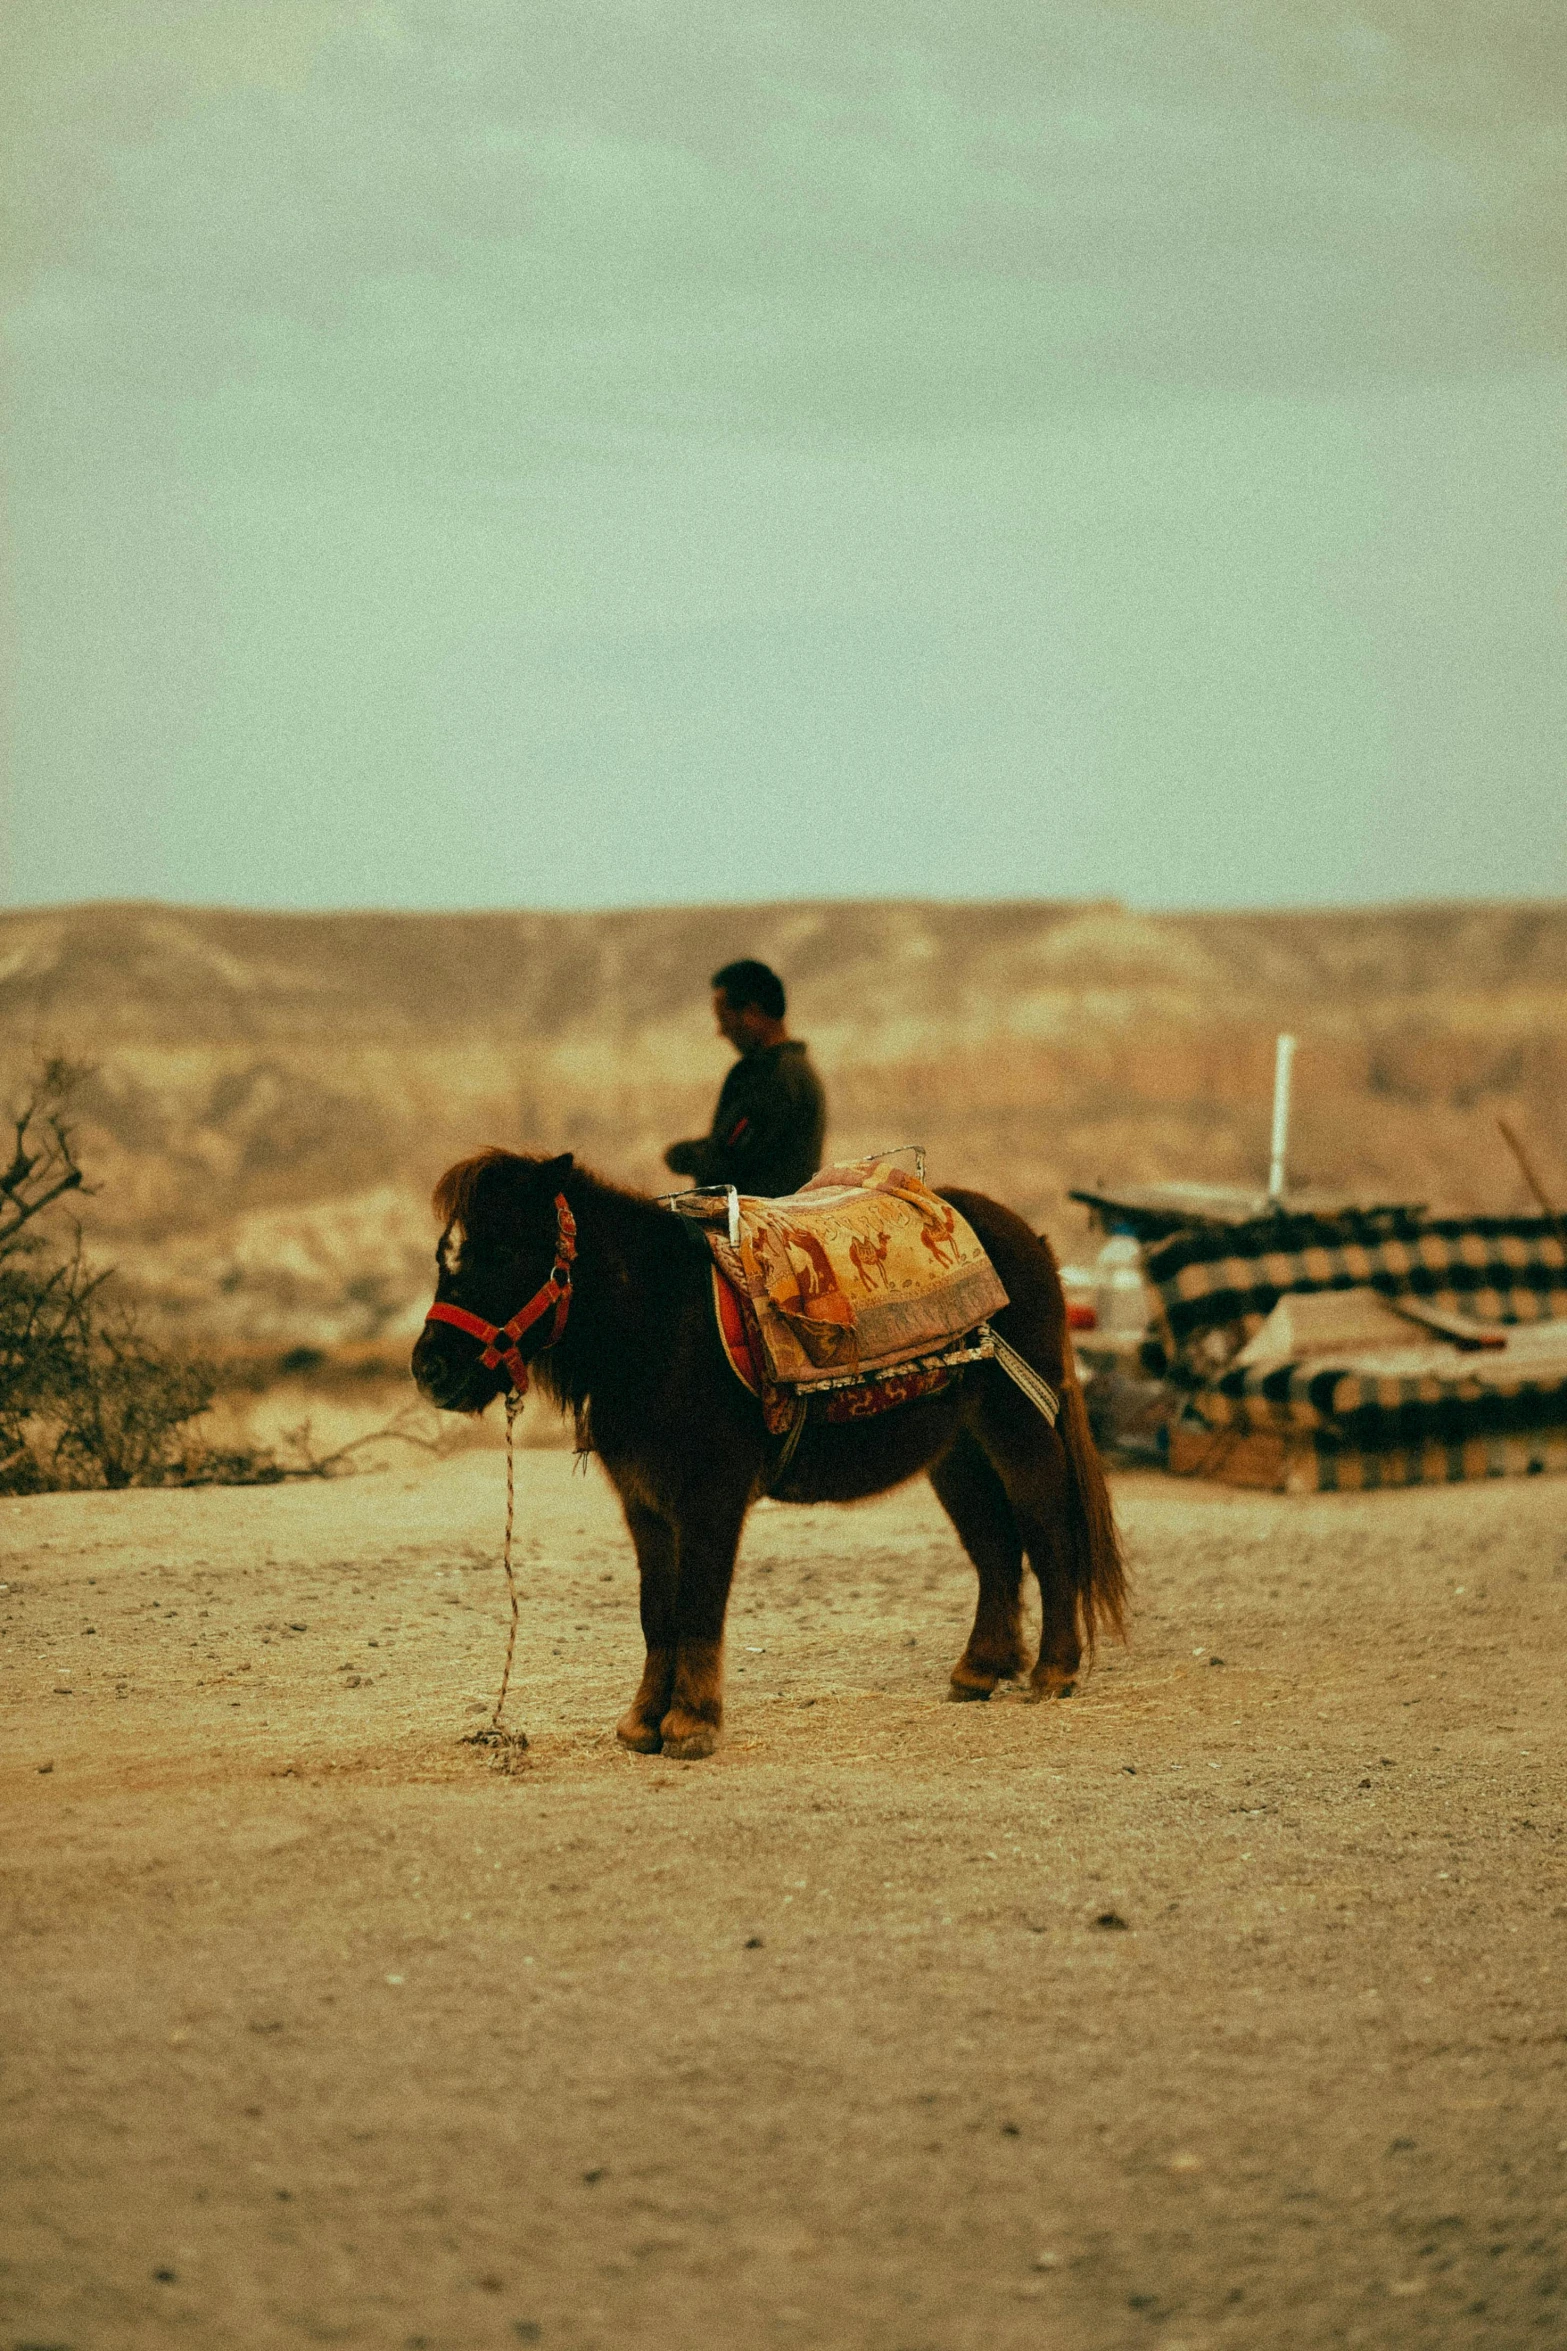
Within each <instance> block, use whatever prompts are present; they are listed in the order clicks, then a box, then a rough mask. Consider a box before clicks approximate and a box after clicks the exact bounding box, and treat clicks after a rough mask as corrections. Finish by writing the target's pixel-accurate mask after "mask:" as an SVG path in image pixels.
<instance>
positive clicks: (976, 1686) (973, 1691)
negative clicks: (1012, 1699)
mask: <svg viewBox="0 0 1567 2351" xmlns="http://www.w3.org/2000/svg"><path fill="white" fill-rule="evenodd" d="M994 1688H995V1684H994V1682H960V1681H959V1680H958V1677H957V1675H956V1674H954V1675H953V1677H952V1679H951V1681H950V1682H949V1683H948V1684H947V1696H948V1697H949V1698H950V1699H951V1700H952V1702H953V1704H954V1705H955V1706H967V1705H969V1704H971V1703H972V1702H973V1701H974V1700H975V1699H984V1698H988V1697H989V1696H990V1693H991V1691H992V1690H993V1689H994Z"/></svg>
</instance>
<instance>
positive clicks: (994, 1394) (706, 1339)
mask: <svg viewBox="0 0 1567 2351" xmlns="http://www.w3.org/2000/svg"><path fill="white" fill-rule="evenodd" d="M940 1197H941V1198H942V1199H943V1200H945V1201H947V1202H949V1203H950V1204H951V1206H952V1207H953V1208H955V1209H956V1210H957V1211H958V1213H959V1214H960V1215H962V1216H963V1217H965V1218H966V1219H967V1220H968V1222H969V1224H970V1225H971V1226H972V1227H973V1229H974V1231H975V1232H976V1233H977V1235H978V1236H979V1239H980V1242H981V1243H982V1245H983V1247H984V1248H985V1250H986V1251H987V1252H988V1254H989V1256H990V1259H991V1261H992V1263H993V1264H994V1266H995V1268H996V1271H997V1273H998V1274H999V1275H1000V1277H1001V1280H1002V1282H1003V1284H1004V1285H1005V1288H1006V1291H1007V1296H1008V1299H1009V1301H1010V1303H1009V1304H1008V1305H1007V1306H1006V1307H1004V1308H1003V1309H1002V1310H1001V1311H1000V1312H999V1313H998V1314H997V1315H996V1316H995V1317H994V1327H995V1329H996V1331H997V1332H998V1334H999V1335H1000V1336H1002V1337H1003V1338H1005V1339H1006V1340H1007V1341H1008V1342H1009V1343H1010V1344H1011V1345H1012V1346H1013V1347H1014V1348H1016V1350H1017V1351H1018V1353H1019V1354H1020V1355H1021V1356H1023V1358H1024V1359H1025V1361H1026V1362H1027V1363H1029V1364H1031V1365H1032V1366H1033V1367H1034V1369H1035V1370H1036V1371H1037V1372H1039V1373H1040V1374H1042V1376H1043V1377H1044V1378H1045V1379H1046V1380H1047V1381H1048V1382H1049V1383H1050V1385H1051V1386H1052V1387H1053V1388H1054V1389H1055V1390H1056V1392H1057V1394H1058V1395H1059V1397H1060V1399H1061V1409H1060V1414H1059V1418H1058V1420H1057V1423H1056V1425H1055V1427H1053V1428H1052V1427H1051V1426H1050V1425H1049V1423H1048V1422H1047V1421H1046V1420H1045V1419H1044V1418H1043V1416H1042V1415H1041V1414H1040V1413H1039V1412H1038V1411H1037V1410H1036V1409H1035V1407H1034V1406H1033V1405H1032V1404H1031V1403H1029V1402H1028V1400H1027V1399H1026V1398H1025V1397H1024V1396H1023V1395H1022V1394H1021V1393H1020V1392H1019V1390H1018V1389H1017V1388H1016V1387H1015V1386H1014V1385H1013V1384H1012V1382H1011V1381H1010V1380H1009V1379H1008V1378H1007V1376H1006V1374H1005V1373H1004V1372H1003V1370H1002V1368H1001V1366H1000V1365H999V1364H998V1363H997V1362H995V1361H994V1360H993V1359H985V1360H981V1361H978V1362H974V1363H970V1364H965V1365H962V1366H960V1367H958V1368H956V1369H955V1370H954V1372H953V1374H952V1377H951V1380H950V1383H949V1384H948V1385H947V1386H946V1387H945V1388H943V1389H940V1390H939V1391H938V1392H936V1393H934V1394H929V1395H923V1396H916V1397H914V1398H912V1399H910V1400H908V1401H906V1402H903V1403H900V1404H897V1405H894V1406H891V1407H890V1408H889V1409H888V1410H886V1411H884V1412H880V1413H877V1414H875V1415H872V1416H869V1417H865V1418H860V1419H854V1420H845V1421H841V1422H830V1421H826V1420H819V1419H818V1418H817V1417H816V1414H815V1412H814V1410H813V1411H812V1412H810V1413H808V1414H807V1416H806V1420H805V1423H804V1427H803V1431H802V1432H801V1433H799V1434H798V1438H797V1441H796V1442H795V1443H794V1444H793V1449H792V1450H790V1449H789V1440H788V1439H787V1438H779V1437H777V1436H774V1435H770V1434H769V1432H768V1429H767V1426H766V1423H765V1420H764V1418H763V1413H762V1407H761V1404H760V1402H759V1401H758V1399H757V1398H756V1397H755V1396H754V1395H752V1394H751V1393H750V1391H749V1390H748V1389H747V1388H745V1387H744V1386H743V1385H742V1384H741V1382H740V1381H739V1380H738V1379H737V1378H736V1376H735V1374H734V1372H733V1371H732V1370H731V1368H730V1366H729V1364H728V1362H727V1360H726V1358H725V1355H724V1352H723V1348H722V1344H721V1341H720V1338H719V1335H718V1331H717V1328H716V1323H715V1317H714V1313H713V1294H712V1277H711V1260H710V1258H709V1255H708V1251H707V1248H706V1244H705V1243H703V1242H702V1241H701V1240H700V1236H699V1235H698V1234H696V1233H695V1232H694V1231H693V1230H692V1228H691V1227H690V1226H689V1225H688V1224H687V1223H686V1221H685V1219H683V1218H682V1217H680V1216H678V1215H675V1214H672V1213H671V1211H670V1210H669V1209H668V1208H667V1207H665V1206H662V1205H660V1204H659V1203H658V1202H657V1201H655V1200H653V1199H651V1198H649V1197H647V1196H646V1195H644V1194H640V1193H636V1192H632V1191H628V1190H624V1189H622V1188H621V1187H619V1186H617V1185H614V1184H610V1183H606V1182H605V1181H604V1180H603V1179H602V1178H600V1177H599V1176H596V1175H594V1174H592V1173H590V1171H589V1170H588V1169H586V1168H581V1167H578V1166H577V1165H576V1164H575V1162H574V1161H573V1159H572V1156H571V1154H570V1152H567V1153H565V1154H564V1155H563V1156H562V1157H559V1158H554V1159H545V1158H530V1157H525V1156H523V1155H522V1154H520V1153H518V1152H514V1151H503V1150H500V1149H498V1148H494V1147H492V1148H490V1149H488V1150H484V1151H479V1152H477V1153H475V1154H474V1155H473V1156H472V1157H471V1158H468V1159H462V1160H459V1161H458V1162H457V1164H456V1166H454V1167H450V1168H448V1169H447V1171H446V1173H445V1174H444V1175H443V1176H442V1178H441V1180H440V1182H439V1183H438V1184H437V1185H436V1187H435V1193H434V1201H433V1205H434V1209H435V1213H436V1216H437V1217H438V1218H439V1220H440V1223H441V1227H442V1230H441V1237H440V1242H439V1245H438V1247H437V1250H436V1266H437V1280H436V1293H435V1303H434V1305H433V1306H432V1308H431V1314H432V1317H435V1318H436V1319H432V1320H430V1321H428V1322H427V1323H426V1324H425V1327H424V1330H423V1331H422V1333H421V1335H420V1337H419V1339H418V1341H417V1343H416V1344H415V1347H414V1351H413V1375H414V1379H415V1381H416V1382H417V1384H418V1387H419V1391H420V1393H421V1395H423V1396H424V1397H425V1398H426V1399H427V1401H428V1402H430V1403H431V1404H434V1405H436V1406H437V1407H439V1408H440V1409H441V1410H442V1411H446V1412H460V1413H468V1414H477V1413H481V1412H483V1411H484V1409H485V1407H486V1406H487V1405H489V1404H490V1403H492V1402H493V1400H494V1399H495V1397H496V1396H497V1395H499V1394H501V1393H502V1392H503V1391H504V1390H505V1389H506V1388H507V1387H508V1386H509V1385H511V1386H515V1387H516V1388H518V1389H519V1390H521V1389H522V1388H524V1387H526V1385H527V1383H528V1375H529V1373H530V1372H531V1373H532V1375H533V1376H534V1377H535V1378H536V1379H537V1381H538V1383H539V1386H540V1387H541V1388H542V1389H543V1390H544V1391H545V1393H546V1394H547V1395H548V1396H549V1397H550V1398H551V1399H552V1401H553V1402H554V1403H555V1404H556V1405H557V1406H558V1407H559V1408H560V1409H561V1411H562V1412H569V1413H571V1414H573V1415H575V1418H576V1423H577V1429H578V1440H579V1444H586V1445H589V1446H591V1449H592V1450H593V1451H594V1452H595V1453H597V1455H598V1457H599V1460H600V1462H601V1463H602V1465H603V1468H604V1470H605V1472H606V1474H607V1476H608V1477H609V1480H610V1483H611V1484H612V1485H613V1487H614V1488H615V1492H616V1494H617V1496H618V1497H619V1500H620V1506H621V1509H622V1511H623V1512H624V1514H625V1521H626V1527H627V1531H628V1532H629V1534H630V1537H631V1541H632V1544H633V1546H634V1548H635V1551H636V1559H637V1568H638V1572H639V1578H640V1592H641V1616H642V1632H643V1636H644V1639H645V1641H646V1644H647V1659H646V1664H645V1666H644V1668H643V1673H642V1680H641V1683H640V1686H639V1687H638V1689H637V1693H636V1695H635V1697H634V1698H633V1699H632V1701H631V1704H630V1706H629V1707H628V1709H627V1710H626V1712H625V1714H624V1715H623V1716H622V1717H621V1720H620V1722H619V1723H618V1724H617V1726H616V1733H617V1736H618V1737H619V1739H620V1740H621V1742H622V1744H623V1745H624V1746H626V1747H629V1748H631V1749H632V1750H633V1751H634V1752H635V1753H637V1754H641V1755H654V1754H657V1753H659V1752H660V1751H662V1752H663V1753H664V1754H665V1755H668V1756H675V1757H679V1758H683V1759H688V1758H693V1757H697V1756H703V1755H710V1754H711V1753H712V1751H713V1749H714V1747H715V1746H716V1744H717V1742H718V1736H719V1731H720V1728H721V1726H722V1723H723V1712H724V1669H723V1643H724V1615H725V1611H726V1609H727V1607H728V1601H729V1587H730V1582H731V1579H732V1578H733V1575H734V1568H735V1555H736V1551H737V1549H738V1546H739V1542H740V1535H741V1530H742V1528H743V1526H744V1524H745V1519H746V1513H747V1512H748V1511H749V1510H750V1508H751V1506H752V1504H753V1503H754V1502H756V1501H757V1500H759V1499H760V1498H761V1496H763V1495H764V1494H770V1495H772V1496H773V1497H774V1499H775V1500H777V1501H780V1502H791V1503H793V1502H798V1503H807V1502H857V1501H861V1500H863V1499H865V1498H866V1497H868V1496H870V1495H873V1494H882V1493H886V1492H887V1491H888V1490H889V1489H890V1488H892V1487H894V1486H897V1485H901V1484H903V1483H904V1482H905V1480H907V1479H909V1478H913V1477H917V1476H918V1475H920V1473H921V1472H923V1473H924V1474H925V1475H926V1476H927V1477H928V1478H929V1479H930V1482H931V1484H932V1486H933V1487H934V1488H935V1491H936V1495H937V1498H938V1500H939V1501H940V1503H941V1505H942V1507H943V1509H944V1510H945V1511H946V1513H947V1516H948V1517H949V1518H950V1519H951V1521H952V1524H953V1526H954V1527H955V1529H956V1530H957V1534H958V1539H959V1541H960V1542H961V1543H962V1545H963V1548H964V1550H965V1551H966V1552H967V1553H968V1556H969V1558H970V1559H971V1560H972V1562H973V1564H974V1568H975V1570H976V1573H977V1575H978V1578H979V1597H978V1604H977V1607H976V1610H975V1615H974V1624H973V1629H972V1631H971V1632H970V1634H969V1637H968V1640H967V1643H966V1644H965V1647H964V1650H963V1654H962V1656H961V1657H960V1658H959V1659H958V1661H957V1663H956V1664H955V1665H954V1666H953V1668H952V1674H951V1681H950V1695H951V1696H952V1697H953V1698H958V1699H985V1698H988V1697H989V1696H990V1694H991V1692H992V1691H993V1690H994V1689H995V1688H996V1686H997V1684H998V1683H1000V1682H1002V1681H1008V1680H1013V1679H1018V1678H1021V1676H1022V1675H1023V1673H1024V1671H1025V1667H1026V1663H1027V1661H1026V1659H1025V1656H1024V1652H1023V1641H1022V1623H1021V1598H1022V1580H1023V1561H1024V1557H1025V1555H1026V1557H1027V1560H1028V1564H1029V1566H1030V1567H1031V1568H1032V1570H1033V1573H1034V1575H1035V1577H1036V1578H1037V1580H1038V1584H1039V1592H1040V1601H1041V1614H1042V1625H1041V1636H1040V1643H1039V1653H1038V1656H1037V1658H1036V1659H1035V1661H1034V1663H1033V1666H1032V1670H1031V1672H1030V1673H1029V1685H1030V1695H1032V1696H1033V1697H1035V1698H1042V1699H1053V1698H1065V1697H1068V1696H1070V1694H1071V1693H1072V1691H1073V1689H1074V1688H1075V1686H1076V1683H1077V1679H1078V1675H1079V1672H1080V1670H1081V1667H1082V1663H1083V1659H1084V1656H1085V1653H1086V1654H1087V1655H1089V1656H1090V1657H1091V1655H1092V1652H1093V1648H1094V1642H1095V1638H1096V1635H1097V1634H1099V1633H1101V1632H1109V1633H1113V1634H1116V1635H1123V1636H1124V1619H1125V1606H1126V1593H1125V1579H1124V1573H1123V1567H1122V1559H1121V1550H1120V1543H1119V1539H1118V1536H1117V1532H1116V1526H1115V1519H1114V1515H1113V1512H1112V1509H1111V1503H1110V1495H1109V1490H1108V1488H1107V1486H1106V1483H1105V1478H1104V1472H1103V1470H1102V1468H1101V1466H1100V1462H1099V1457H1098V1454H1097V1452H1096V1451H1095V1448H1094V1441H1093V1437H1092V1435H1091V1433H1090V1430H1089V1425H1088V1415H1087V1412H1086V1410H1085V1407H1084V1404H1083V1396H1082V1391H1081V1389H1080V1387H1079V1386H1078V1384H1077V1380H1076V1377H1075V1373H1074V1370H1073V1365H1072V1357H1071V1350H1070V1346H1069V1343H1068V1340H1067V1335H1066V1333H1067V1317H1066V1303H1065V1300H1064V1298H1063V1296H1062V1291H1061V1280H1060V1275H1059V1273H1058V1272H1057V1270H1056V1261H1055V1258H1054V1256H1053V1255H1052V1253H1051V1250H1050V1247H1049V1244H1048V1242H1046V1241H1044V1240H1042V1239H1041V1238H1040V1237H1039V1236H1038V1235H1037V1234H1036V1233H1034V1232H1032V1231H1031V1230H1030V1229H1029V1227H1028V1226H1027V1225H1026V1224H1025V1223H1024V1222H1023V1220H1022V1218H1021V1217H1018V1216H1014V1215H1013V1213H1012V1212H1011V1210H1010V1209H1007V1208H1003V1207H1002V1206H1001V1205H1000V1204H999V1203H998V1202H996V1201H994V1200H989V1199H986V1198H985V1197H984V1196H983V1195H982V1194H981V1193H978V1192H967V1191H943V1192H942V1193H941V1195H940ZM524 1301H527V1303H526V1304H524ZM551 1306H553V1308H554V1313H553V1315H552V1314H550V1312H549V1311H548V1309H549V1308H550V1307H551ZM508 1322H510V1325H511V1327H510V1329H507V1327H506V1326H507V1324H508ZM486 1335H487V1336H488V1337H489V1339H491V1340H492V1341H493V1344H483V1343H482V1342H483V1338H484V1337H485V1336H486ZM508 1340H509V1341H510V1344H509V1345H508Z"/></svg>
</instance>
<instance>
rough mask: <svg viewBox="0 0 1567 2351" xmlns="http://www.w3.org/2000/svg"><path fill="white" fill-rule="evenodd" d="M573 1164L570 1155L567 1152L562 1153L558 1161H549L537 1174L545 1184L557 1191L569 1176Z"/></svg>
mask: <svg viewBox="0 0 1567 2351" xmlns="http://www.w3.org/2000/svg"><path fill="white" fill-rule="evenodd" d="M575 1164H576V1162H575V1161H574V1160H573V1158H572V1156H571V1153H570V1152H569V1151H563V1152H562V1153H561V1155H560V1157H559V1158H558V1159H552V1160H551V1161H550V1163H549V1165H548V1167H541V1168H540V1170H539V1174H540V1175H541V1176H542V1178H543V1179H544V1181H545V1183H547V1184H553V1185H555V1186H556V1188H557V1189H558V1188H559V1187H560V1185H562V1184H563V1183H564V1182H565V1180H566V1178H567V1177H568V1176H569V1175H570V1173H571V1171H572V1168H573V1167H574V1166H575Z"/></svg>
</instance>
